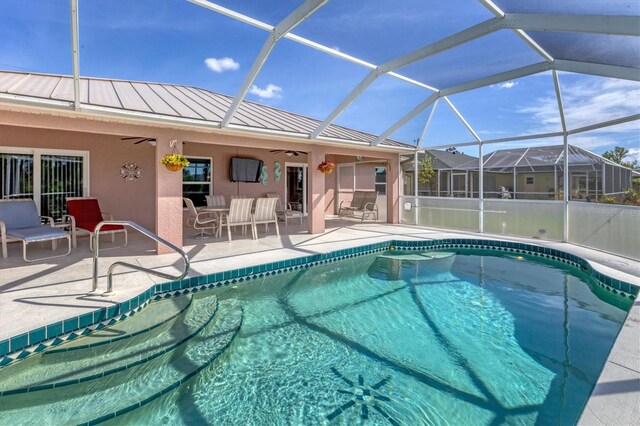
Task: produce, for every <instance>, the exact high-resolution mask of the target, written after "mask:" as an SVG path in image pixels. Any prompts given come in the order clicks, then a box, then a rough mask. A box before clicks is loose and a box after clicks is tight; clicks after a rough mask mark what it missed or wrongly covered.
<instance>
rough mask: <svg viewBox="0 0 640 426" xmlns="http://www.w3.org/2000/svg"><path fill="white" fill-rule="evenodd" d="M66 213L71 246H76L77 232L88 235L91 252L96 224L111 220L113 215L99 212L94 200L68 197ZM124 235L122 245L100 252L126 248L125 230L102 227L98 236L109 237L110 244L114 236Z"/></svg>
mask: <svg viewBox="0 0 640 426" xmlns="http://www.w3.org/2000/svg"><path fill="white" fill-rule="evenodd" d="M67 213H68V217H70V218H71V238H73V246H74V247H75V246H76V237H77V235H78V230H80V231H85V232H87V233H88V234H89V249H90V250H91V251H93V244H94V241H93V232H94V231H95V229H96V227H97V226H98V224H99V223H100V222H102V221H104V220H113V215H111V214H110V213H107V212H103V211H102V210H100V204H99V203H98V200H97V199H96V198H88V197H69V198H67ZM118 233H122V234H124V244H123V245H121V246H118V247H110V248H107V249H102V250H111V249H114V248H122V247H126V246H127V243H128V235H127V229H126V228H125V227H124V226H122V225H104V226H103V227H101V228H100V235H102V234H108V235H111V242H112V243H115V241H116V237H115V235H116V234H118Z"/></svg>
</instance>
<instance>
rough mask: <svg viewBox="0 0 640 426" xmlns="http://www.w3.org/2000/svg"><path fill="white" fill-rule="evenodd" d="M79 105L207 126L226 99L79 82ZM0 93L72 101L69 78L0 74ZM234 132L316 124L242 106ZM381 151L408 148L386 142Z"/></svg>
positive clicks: (161, 87)
mask: <svg viewBox="0 0 640 426" xmlns="http://www.w3.org/2000/svg"><path fill="white" fill-rule="evenodd" d="M80 84H81V92H82V98H81V101H82V102H83V103H86V104H88V105H95V106H100V107H107V108H114V109H118V110H126V111H135V112H143V113H152V114H158V115H162V116H171V117H178V118H188V119H192V120H200V121H206V122H212V123H216V124H217V123H219V122H220V121H222V119H223V117H224V114H225V113H226V111H227V110H228V108H229V106H230V105H231V102H232V99H233V98H232V97H230V96H227V95H223V94H220V93H216V92H212V91H209V90H205V89H201V88H197V87H191V86H181V85H174V84H161V83H148V82H136V81H128V80H110V79H98V78H81V79H80ZM0 93H5V94H11V95H20V96H28V97H34V98H43V99H51V100H56V101H65V102H72V101H73V79H72V77H71V76H64V75H49V74H35V73H21V72H15V71H0ZM231 123H232V124H234V125H237V126H243V127H249V128H256V129H265V130H275V131H280V132H289V133H296V134H309V133H310V132H311V131H312V130H313V129H315V128H316V127H317V126H318V125H319V124H320V121H319V120H316V119H313V118H310V117H305V116H302V115H299V114H295V113H291V112H288V111H283V110H280V109H277V108H273V107H269V106H265V105H261V104H258V103H255V102H250V101H242V103H241V104H240V108H239V109H238V111H237V113H236V114H235V115H234V118H233V120H232V122H231ZM321 136H325V137H330V138H336V139H342V140H345V141H347V142H348V141H354V142H365V143H371V142H372V141H375V139H376V136H375V135H372V134H369V133H364V132H360V131H358V130H354V129H349V128H346V127H342V126H338V125H333V124H332V125H331V126H329V127H328V128H327V129H326V130H325V131H324V132H323V133H322V134H321ZM383 145H386V146H391V147H402V148H413V146H412V145H408V144H405V143H402V142H398V141H394V140H391V139H387V140H385V142H384V143H383Z"/></svg>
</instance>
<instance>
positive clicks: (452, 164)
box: [402, 149, 478, 170]
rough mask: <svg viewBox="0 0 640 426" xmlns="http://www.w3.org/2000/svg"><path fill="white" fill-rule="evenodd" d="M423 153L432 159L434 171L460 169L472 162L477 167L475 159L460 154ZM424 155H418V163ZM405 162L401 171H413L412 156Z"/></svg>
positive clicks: (445, 152)
mask: <svg viewBox="0 0 640 426" xmlns="http://www.w3.org/2000/svg"><path fill="white" fill-rule="evenodd" d="M425 152H426V153H427V154H429V156H430V157H431V158H433V161H432V164H431V165H432V167H433V168H434V169H436V170H446V169H460V168H461V166H462V165H466V164H470V163H473V162H474V161H475V163H476V166H477V165H478V158H477V157H474V156H472V155H467V154H463V153H462V152H457V153H453V152H449V151H441V150H437V149H428V150H426V151H425ZM424 155H425V154H423V153H419V154H418V162H420V161H422V159H423V158H424ZM407 160H408V161H405V162H403V164H402V168H403V170H413V167H414V166H413V156H411V157H408V158H407Z"/></svg>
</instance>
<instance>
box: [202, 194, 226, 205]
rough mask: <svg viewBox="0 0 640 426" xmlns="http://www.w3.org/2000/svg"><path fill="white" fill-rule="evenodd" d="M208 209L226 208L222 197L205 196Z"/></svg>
mask: <svg viewBox="0 0 640 426" xmlns="http://www.w3.org/2000/svg"><path fill="white" fill-rule="evenodd" d="M205 198H206V199H207V206H208V207H227V201H226V200H225V198H224V195H206V196H205Z"/></svg>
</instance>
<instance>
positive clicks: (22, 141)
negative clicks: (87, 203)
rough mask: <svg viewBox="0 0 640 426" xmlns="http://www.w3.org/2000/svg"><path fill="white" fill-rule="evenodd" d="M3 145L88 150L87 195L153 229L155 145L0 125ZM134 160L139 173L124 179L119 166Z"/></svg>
mask: <svg viewBox="0 0 640 426" xmlns="http://www.w3.org/2000/svg"><path fill="white" fill-rule="evenodd" d="M4 147H21V148H41V149H64V150H78V151H88V152H89V163H90V164H89V182H90V186H89V191H90V193H89V194H88V195H90V196H92V197H96V198H98V200H99V202H100V208H101V209H102V210H103V211H106V212H109V213H111V214H113V215H114V217H115V218H116V219H127V220H132V221H134V222H137V223H139V224H140V225H142V226H144V227H145V228H149V229H151V230H153V229H155V208H156V207H155V199H156V192H155V173H156V170H155V168H156V164H155V161H154V160H155V159H154V155H153V154H154V152H155V148H154V147H152V146H151V145H149V144H147V143H143V144H138V145H134V144H133V142H131V141H121V140H120V138H119V137H116V136H108V135H98V134H92V133H81V132H68V131H62V130H44V129H30V128H25V127H12V126H0V150H2V151H5V150H6V149H5V148H4ZM125 162H127V163H132V162H137V163H138V165H139V166H140V167H141V168H142V177H141V178H140V179H138V180H136V181H129V182H127V181H125V180H124V179H122V178H121V177H120V167H121V166H122V165H123V164H124V163H125Z"/></svg>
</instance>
